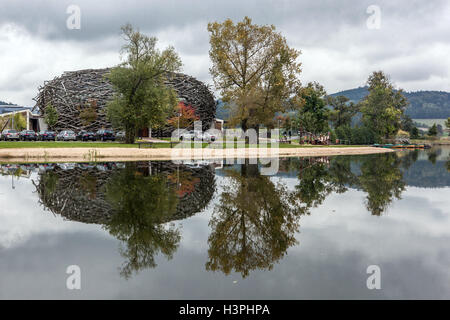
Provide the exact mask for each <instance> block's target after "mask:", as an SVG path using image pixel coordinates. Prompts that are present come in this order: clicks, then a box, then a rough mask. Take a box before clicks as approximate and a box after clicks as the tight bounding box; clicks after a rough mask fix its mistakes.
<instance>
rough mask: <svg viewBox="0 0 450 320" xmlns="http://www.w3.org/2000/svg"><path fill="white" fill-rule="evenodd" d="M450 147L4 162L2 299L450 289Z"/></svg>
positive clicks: (378, 294) (362, 295)
mask: <svg viewBox="0 0 450 320" xmlns="http://www.w3.org/2000/svg"><path fill="white" fill-rule="evenodd" d="M449 154H450V148H448V147H443V148H434V149H431V150H420V151H419V150H417V151H405V152H397V153H388V154H379V155H369V156H337V157H320V158H286V159H281V160H280V163H279V170H278V173H277V174H276V175H273V176H266V175H262V174H261V169H262V166H261V165H257V164H249V163H245V162H244V163H242V164H234V165H224V164H222V163H210V164H208V163H205V162H200V163H195V162H188V163H182V164H175V163H172V162H137V163H100V164H99V163H96V164H35V165H15V164H10V165H7V164H3V165H1V168H0V171H1V174H2V175H1V176H0V298H3V299H5V298H25V299H27V298H39V299H45V298H57V299H60V298H62V299H79V298H85V299H91V298H105V299H109V298H118V299H129V298H149V299H320V298H325V299H328V298H336V299H344V298H350V299H380V298H387V299H398V298H405V299H410V298H438V299H440V298H446V299H450V171H449V170H450V161H449ZM247 162H248V161H247ZM69 266H78V267H79V271H80V275H81V289H80V290H76V289H75V290H69V289H68V288H67V279H68V278H70V277H72V276H73V275H71V274H68V273H66V272H67V269H68V267H69ZM369 266H372V267H369ZM374 266H375V267H374ZM368 268H369V273H368ZM371 268H375V269H371ZM371 270H377V271H376V272H375V274H372V273H371V272H372V271H371ZM378 271H379V273H378ZM76 273H77V272H76ZM77 274H78V273H77ZM372 276H377V279H379V280H380V282H379V285H380V287H381V289H372V290H370V289H368V286H367V282H368V281H367V280H368V278H370V277H372ZM71 279H72V278H71ZM373 279H374V278H370V281H369V282H370V283H372V284H373V283H375V282H373Z"/></svg>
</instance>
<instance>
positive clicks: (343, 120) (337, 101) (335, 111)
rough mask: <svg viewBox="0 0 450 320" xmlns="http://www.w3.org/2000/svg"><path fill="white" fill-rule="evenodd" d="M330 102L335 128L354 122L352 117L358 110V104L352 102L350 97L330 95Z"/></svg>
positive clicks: (331, 117) (331, 116) (331, 119)
mask: <svg viewBox="0 0 450 320" xmlns="http://www.w3.org/2000/svg"><path fill="white" fill-rule="evenodd" d="M327 102H328V104H329V105H330V106H331V107H332V111H331V112H330V121H331V123H332V124H333V128H334V129H336V128H339V127H340V126H345V125H348V126H350V125H351V123H352V118H353V117H354V116H355V115H356V113H357V112H358V105H357V104H355V103H353V102H350V99H349V98H347V97H345V96H337V97H333V96H329V97H328V98H327Z"/></svg>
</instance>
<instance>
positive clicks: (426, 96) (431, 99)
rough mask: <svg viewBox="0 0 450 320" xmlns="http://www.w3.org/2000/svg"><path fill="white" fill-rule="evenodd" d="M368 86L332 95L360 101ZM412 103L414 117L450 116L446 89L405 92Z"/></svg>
mask: <svg viewBox="0 0 450 320" xmlns="http://www.w3.org/2000/svg"><path fill="white" fill-rule="evenodd" d="M367 93H368V92H367V87H359V88H356V89H350V90H345V91H341V92H337V93H333V94H331V96H346V97H347V98H349V99H350V100H351V101H354V102H358V101H360V100H361V99H363V98H364V97H365V96H366V95H367ZM405 97H406V98H407V99H408V101H409V103H410V105H409V107H408V108H407V109H406V114H408V115H409V116H410V117H411V118H413V119H445V118H448V117H450V92H444V91H414V92H405Z"/></svg>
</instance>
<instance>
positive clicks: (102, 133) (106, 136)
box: [95, 129, 116, 141]
mask: <svg viewBox="0 0 450 320" xmlns="http://www.w3.org/2000/svg"><path fill="white" fill-rule="evenodd" d="M95 140H100V141H107V140H111V141H115V140H116V135H115V134H114V132H112V131H111V130H104V129H102V130H98V131H97V133H96V134H95Z"/></svg>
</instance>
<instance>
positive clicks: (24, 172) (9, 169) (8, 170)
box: [0, 164, 32, 178]
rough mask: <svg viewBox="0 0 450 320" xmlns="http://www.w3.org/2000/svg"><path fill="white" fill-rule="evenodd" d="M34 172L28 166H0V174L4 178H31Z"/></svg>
mask: <svg viewBox="0 0 450 320" xmlns="http://www.w3.org/2000/svg"><path fill="white" fill-rule="evenodd" d="M31 172H32V170H31V169H30V168H28V166H27V165H19V164H2V165H0V174H1V175H2V176H16V177H24V178H30V176H31Z"/></svg>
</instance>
